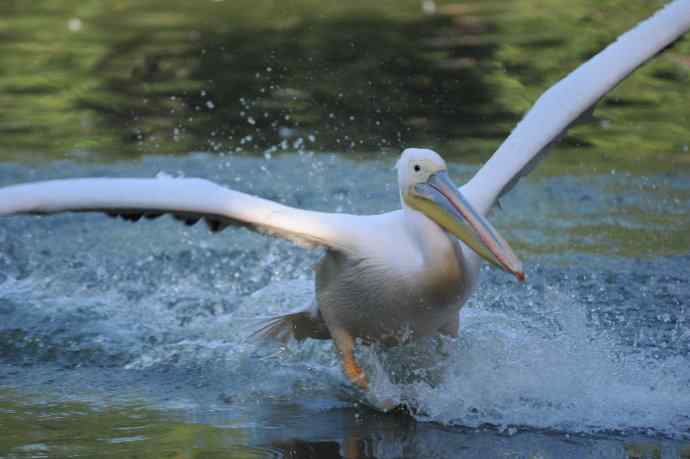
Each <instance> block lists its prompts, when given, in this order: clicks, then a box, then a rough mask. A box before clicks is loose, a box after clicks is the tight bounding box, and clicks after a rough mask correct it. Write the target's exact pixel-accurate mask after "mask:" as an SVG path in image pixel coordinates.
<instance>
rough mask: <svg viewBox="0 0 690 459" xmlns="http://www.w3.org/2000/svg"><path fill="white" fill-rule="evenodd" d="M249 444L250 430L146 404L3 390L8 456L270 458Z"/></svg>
mask: <svg viewBox="0 0 690 459" xmlns="http://www.w3.org/2000/svg"><path fill="white" fill-rule="evenodd" d="M247 441H248V438H247V431H246V430H242V429H239V428H232V427H227V428H218V427H213V426H209V425H204V424H194V423H186V422H184V421H181V420H180V419H178V418H176V417H175V416H174V415H172V414H170V413H165V412H161V411H156V410H154V409H151V408H148V407H146V406H143V405H129V406H126V405H125V406H122V405H114V406H99V405H92V404H88V403H84V402H73V401H69V402H66V401H63V402H55V401H40V400H37V399H35V398H34V399H32V398H29V397H28V396H25V395H19V394H17V393H14V392H10V391H6V390H3V391H0V454H2V455H3V457H11V458H22V457H137V458H149V457H150V458H163V457H168V458H196V457H204V458H206V457H233V458H238V459H241V458H256V457H266V456H268V454H267V452H266V451H263V450H261V449H256V448H250V447H248V446H244V445H247ZM5 454H7V456H4V455H5Z"/></svg>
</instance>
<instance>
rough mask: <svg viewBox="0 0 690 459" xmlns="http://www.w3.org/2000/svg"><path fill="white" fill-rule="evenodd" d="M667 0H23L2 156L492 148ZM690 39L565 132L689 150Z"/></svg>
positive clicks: (610, 149) (13, 42)
mask: <svg viewBox="0 0 690 459" xmlns="http://www.w3.org/2000/svg"><path fill="white" fill-rule="evenodd" d="M663 3H664V2H663V1H653V2H649V1H641V0H638V1H635V2H634V4H633V5H630V8H629V12H623V11H620V8H616V7H615V4H616V3H615V2H600V3H597V4H596V5H593V4H591V3H587V2H575V3H574V4H573V3H572V2H557V1H554V2H551V4H549V5H548V7H544V6H543V5H540V4H536V2H534V1H532V0H521V1H518V2H508V1H504V0H503V1H501V0H499V1H496V2H483V1H478V0H468V1H466V2H463V3H455V2H438V4H437V5H436V4H435V3H433V2H431V1H427V2H422V3H421V4H426V5H427V8H426V11H427V12H426V13H425V12H424V10H425V9H424V8H422V7H420V2H419V1H417V0H414V1H412V0H406V1H400V2H376V3H372V2H364V1H355V2H348V3H347V4H335V3H333V4H331V3H328V2H326V3H323V2H316V1H308V0H301V1H299V2H290V4H289V5H284V4H283V3H282V2H272V1H269V0H256V1H251V2H250V1H247V0H233V1H225V2H204V3H201V4H197V3H193V4H192V3H188V2H181V1H175V2H162V1H160V0H147V1H144V2H136V3H135V2H127V1H126V2H119V1H118V2H115V1H108V2H100V3H98V4H97V5H91V6H89V7H87V6H85V5H82V3H81V2H77V1H72V0H70V1H65V2H60V3H59V4H52V3H49V2H43V3H40V4H35V3H32V4H31V5H29V4H28V3H26V2H20V1H7V2H3V4H2V5H0V16H1V17H2V19H0V34H1V35H0V36H1V37H2V40H0V62H2V70H0V105H2V107H3V110H2V112H1V113H0V134H2V135H0V158H22V159H27V158H32V157H37V156H39V157H46V156H47V157H51V158H55V157H65V156H82V157H93V156H94V155H95V156H97V157H120V158H121V157H123V156H130V155H133V154H136V155H139V154H145V153H150V152H162V153H167V152H188V151H190V150H194V149H200V150H204V151H209V150H210V151H229V150H233V151H235V150H244V151H250V152H266V153H267V154H272V153H273V152H274V151H280V150H282V149H287V148H289V149H292V150H295V149H310V150H316V151H323V150H335V151H351V150H359V151H366V152H371V151H377V150H380V149H385V148H390V149H393V150H398V149H400V148H401V147H402V146H408V145H412V144H424V145H434V146H436V147H438V148H442V149H443V150H444V151H445V152H446V154H447V155H448V154H450V155H457V154H463V155H486V154H488V153H490V152H491V151H493V149H495V148H496V146H497V145H498V144H499V142H500V141H501V140H502V139H503V138H504V137H505V135H506V134H507V133H508V132H509V130H510V129H511V127H512V126H513V124H514V122H515V121H516V120H517V119H518V118H519V116H521V114H522V113H524V111H525V110H526V109H527V108H528V107H529V105H530V103H531V102H532V101H533V100H534V99H535V98H536V97H537V95H538V94H539V93H540V92H541V91H543V90H544V89H545V88H546V87H548V86H549V85H550V84H552V83H553V82H555V81H556V80H557V79H558V78H560V77H562V76H563V75H564V74H565V73H567V72H568V71H570V70H572V69H573V68H574V67H575V66H576V65H577V64H579V63H580V62H582V61H583V60H584V59H586V58H588V57H589V56H591V55H592V54H594V53H595V52H596V51H597V50H599V49H601V47H603V46H604V45H605V44H606V43H608V42H610V41H611V40H613V39H614V38H615V36H616V35H617V34H619V33H621V32H622V31H624V30H626V29H627V28H628V27H630V26H632V25H633V24H635V23H636V22H637V21H639V20H641V19H642V18H644V17H645V16H646V15H648V14H650V13H651V12H652V11H654V10H655V9H656V8H658V7H659V6H660V5H662V4H663ZM432 4H433V5H436V6H435V8H430V7H429V5H432ZM564 11H566V13H564ZM626 11H628V10H626ZM429 13H433V14H429ZM689 49H690V40H688V39H687V38H685V39H683V41H682V42H680V43H678V44H676V45H675V46H674V47H673V48H672V49H671V50H670V51H669V52H668V53H666V54H665V55H664V56H662V57H661V58H660V59H658V60H657V61H655V62H654V63H652V64H651V65H650V66H649V67H647V68H645V69H643V70H642V71H641V72H639V75H636V76H635V78H633V79H632V80H631V81H629V82H626V83H625V85H623V87H622V88H621V89H620V90H617V91H616V92H615V93H614V95H613V96H612V97H611V98H610V99H607V100H606V102H605V103H604V105H603V106H602V107H601V110H600V112H599V116H600V119H599V121H598V122H597V123H596V124H595V125H591V126H585V127H581V128H578V130H576V131H574V132H573V133H572V134H571V136H569V137H568V138H567V139H566V140H565V146H566V147H568V146H570V147H578V148H579V149H582V148H584V147H590V149H593V150H594V151H596V153H597V155H598V156H601V154H602V153H605V154H607V155H609V156H614V157H618V158H624V159H625V160H626V161H630V159H638V158H645V157H650V156H652V157H657V156H659V155H664V157H665V158H667V159H671V160H674V161H681V162H687V161H688V155H689V154H688V151H687V144H688V137H689V131H688V123H687V122H685V121H687V117H688V111H687V106H688V105H689V104H690V99H688V98H689V97H690V95H688V91H686V90H685V88H686V86H687V82H688V60H687V57H686V56H687V52H688V50H689Z"/></svg>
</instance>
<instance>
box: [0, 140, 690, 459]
mask: <svg viewBox="0 0 690 459" xmlns="http://www.w3.org/2000/svg"><path fill="white" fill-rule="evenodd" d="M394 160H395V158H394V157H392V156H391V157H386V156H384V157H380V158H378V159H375V160H366V161H361V160H353V159H345V158H343V157H341V156H338V155H330V154H317V155H314V154H310V153H304V152H302V153H301V154H294V155H285V156H278V157H274V158H273V159H271V160H266V159H264V158H261V159H258V158H250V157H236V156H232V155H229V156H224V157H211V156H208V155H205V154H195V155H189V156H185V157H180V158H171V157H149V158H146V159H143V160H137V161H120V162H113V163H109V164H98V165H93V164H90V163H75V162H53V163H49V164H47V165H42V166H27V165H16V164H7V163H6V164H2V165H0V185H8V184H11V183H17V182H23V181H28V180H39V179H45V178H56V177H69V176H100V175H110V176H144V177H146V176H153V175H155V174H156V173H158V172H160V171H165V172H166V173H169V174H172V175H182V174H183V175H186V176H201V177H207V178H210V179H213V180H215V181H218V182H219V183H222V184H225V185H227V186H230V187H233V188H236V189H240V190H243V191H247V192H251V193H254V194H258V195H261V196H264V197H267V198H271V199H276V200H279V201H282V202H286V203H288V204H290V205H296V206H300V207H306V208H312V209H319V210H335V211H346V212H357V213H372V212H381V211H386V210H391V209H394V208H395V207H396V206H397V205H398V203H397V199H398V197H397V192H396V189H395V177H394V173H393V172H392V171H391V167H392V164H393V163H394ZM476 167H477V166H476V165H470V164H453V165H451V173H452V176H453V177H454V179H455V180H456V181H457V183H462V182H463V181H464V180H466V179H467V178H468V177H469V176H470V175H471V173H472V171H474V170H475V169H476ZM502 205H503V210H502V211H497V212H496V213H495V215H494V216H493V217H492V219H493V221H494V222H495V224H496V225H497V227H498V228H499V230H500V231H501V232H502V233H503V234H504V235H505V237H506V238H507V239H508V240H509V241H510V242H511V245H513V247H514V248H516V251H517V252H518V253H519V255H520V257H521V258H522V259H523V261H524V263H525V267H526V273H527V278H528V281H527V282H526V283H524V284H518V283H517V282H515V281H514V280H513V279H512V278H511V277H510V276H508V275H506V274H504V273H502V272H497V271H495V270H492V269H490V268H489V267H485V268H484V269H483V272H482V276H483V280H482V283H481V286H480V288H479V289H478V292H477V293H476V294H475V295H474V296H473V297H472V298H471V299H470V300H469V302H468V303H467V305H466V306H465V307H464V308H463V310H462V313H461V319H460V322H461V333H460V337H459V338H457V339H448V338H444V339H441V338H437V339H428V340H426V341H422V342H416V343H413V344H410V345H407V346H404V347H398V348H393V349H389V350H383V349H379V348H377V347H373V348H366V347H364V346H360V347H359V349H358V354H359V356H360V358H361V359H362V361H363V362H364V365H365V367H366V368H367V370H368V372H369V373H370V374H371V375H372V379H373V384H372V385H373V390H372V394H370V395H368V396H364V395H362V394H360V393H358V392H357V391H355V390H354V389H352V388H351V387H350V385H349V384H348V383H347V382H346V380H345V378H344V376H343V375H342V373H341V370H340V367H339V363H338V360H337V358H336V357H335V353H334V351H333V347H332V345H331V344H330V343H329V342H315V341H307V342H304V343H301V344H297V343H292V344H289V345H288V346H285V347H281V346H278V345H275V344H265V343H263V344H262V343H258V342H256V341H255V340H253V339H251V338H250V334H251V332H252V331H253V330H254V329H255V326H256V323H257V319H259V318H262V317H267V316H270V315H271V314H274V313H276V312H279V311H284V310H288V309H292V308H294V307H296V306H301V305H303V304H304V303H306V302H307V301H308V300H309V299H310V297H311V295H312V293H313V286H312V279H313V273H312V266H313V264H314V263H315V262H316V261H317V260H318V258H319V256H320V253H319V252H318V251H307V250H304V249H301V248H298V247H296V246H293V245H292V244H290V243H289V242H286V241H282V240H277V239H273V238H270V237H267V236H264V235H258V234H255V233H252V232H250V231H248V230H245V229H228V230H226V231H224V232H223V233H221V234H219V235H212V234H209V233H208V231H207V230H206V228H205V227H204V226H203V225H197V226H194V227H185V226H184V225H180V224H179V223H178V222H176V221H174V220H173V219H171V218H163V219H159V220H155V221H147V222H140V223H137V224H132V223H128V222H123V221H119V220H113V219H109V218H107V217H105V216H102V215H59V216H51V217H31V216H28V217H12V218H4V219H2V221H0V247H2V250H0V361H1V362H2V371H0V375H1V376H0V385H1V386H2V387H4V388H12V389H13V390H15V391H19V393H21V394H43V395H42V396H41V397H48V398H50V397H53V398H54V399H56V400H63V401H65V400H81V401H86V402H88V403H92V404H95V405H99V404H106V405H113V406H120V405H122V404H124V405H123V406H126V404H127V403H130V402H131V401H132V400H137V401H142V400H143V401H144V403H146V404H147V406H152V407H155V408H156V409H160V410H162V411H163V412H166V413H174V415H175V416H181V417H182V419H186V420H187V421H186V422H192V423H201V424H204V425H228V424H232V425H233V426H235V428H237V429H239V430H240V431H242V432H243V433H244V434H246V435H249V437H251V440H247V439H246V438H244V437H243V438H244V440H242V441H241V443H242V444H245V445H250V446H256V447H260V446H262V445H264V446H265V445H269V444H283V443H284V442H285V441H287V440H289V439H292V440H294V441H297V439H300V441H303V442H307V443H306V444H308V445H312V444H314V443H318V442H319V441H326V440H329V441H331V440H332V441H335V442H336V444H337V445H340V446H339V448H342V447H343V444H345V443H347V439H348V438H351V437H352V435H354V433H353V432H355V433H357V437H356V438H357V439H359V440H357V441H360V443H361V442H364V443H363V444H364V445H365V446H366V448H374V449H375V451H372V452H371V454H370V455H369V456H366V457H398V455H396V453H395V451H403V450H404V451H408V453H406V454H408V456H410V457H414V456H415V454H411V453H409V451H410V449H409V448H413V450H414V448H418V450H419V451H422V452H424V455H432V456H435V457H456V456H455V453H457V451H458V449H457V448H458V446H457V443H456V442H457V441H460V440H458V438H462V440H461V443H462V444H463V445H465V446H464V447H466V448H468V449H467V450H466V452H467V454H468V457H472V456H473V455H475V454H477V452H478V451H480V450H481V448H484V447H488V446H487V445H491V448H493V449H491V448H490V449H489V451H490V452H491V453H490V454H489V453H487V454H488V455H489V456H491V455H495V456H501V455H503V454H507V452H506V451H519V452H521V453H520V454H522V453H524V454H525V455H527V453H528V452H529V451H532V453H534V452H535V451H537V452H538V451H546V453H544V454H545V455H546V457H567V456H570V457H583V456H584V455H590V456H597V455H600V456H602V457H608V456H610V455H614V456H615V455H617V454H619V453H620V454H623V452H624V451H628V452H630V450H629V444H630V443H631V442H633V443H634V442H637V441H639V440H638V439H639V438H642V439H643V440H642V441H643V442H651V443H652V445H654V448H657V449H659V451H663V452H664V454H667V455H670V456H669V457H673V456H674V455H678V454H680V453H679V451H681V450H682V448H684V447H686V446H684V445H686V443H685V442H686V441H687V439H688V438H690V365H689V364H690V355H689V351H690V316H689V315H688V311H687V310H686V308H687V307H688V305H690V286H689V285H688V282H687V279H688V277H689V275H690V254H688V235H687V228H688V221H687V219H688V217H687V215H686V213H687V208H688V206H689V205H690V181H688V180H687V177H686V176H683V175H682V174H681V173H667V174H663V175H656V176H650V177H640V176H635V175H631V174H625V173H619V174H611V173H610V172H608V173H606V174H592V175H587V176H577V175H559V176H548V175H539V176H535V177H532V178H530V179H528V180H526V181H524V182H523V183H521V184H520V185H519V187H518V188H517V189H516V190H515V191H514V192H513V193H512V194H511V195H510V196H508V197H507V198H506V199H505V200H504V201H503V204H502ZM46 394H47V395H46ZM384 398H392V399H394V400H397V401H399V402H400V403H402V404H404V405H405V406H406V407H407V410H408V411H409V412H410V413H412V414H406V415H390V416H383V415H380V414H376V412H375V411H371V410H370V409H368V408H366V406H368V405H372V404H374V405H375V403H376V400H379V399H384ZM410 416H411V417H410ZM319 419H321V421H319ZM238 426H239V427H238ZM357 426H359V427H357ZM362 426H365V427H366V428H364V427H362ZM276 429H277V430H276ZM366 432H369V434H367V433H366ZM371 432H378V433H376V434H372V433H371ZM382 432H383V433H382ZM449 432H450V433H449ZM384 433H385V434H384ZM370 434H371V435H374V436H373V437H371V436H368V435H370ZM455 435H458V436H459V437H456V436H455ZM450 438H452V439H455V440H451V439H450ZM575 438H577V441H575V440H574V439H575ZM281 442H283V443H281ZM571 442H574V443H572V444H571ZM358 444H359V443H358ZM406 445H407V446H406ZM410 445H412V446H410ZM366 448H365V449H366ZM376 448H378V449H376ZM391 448H392V449H391ZM396 448H398V449H396ZM400 448H402V449H400ZM406 448H407V449H406ZM436 448H438V449H436ZM530 448H532V449H530ZM534 448H537V449H534ZM540 448H541V449H540ZM569 448H570V449H569ZM388 449H391V450H390V451H389V450H388ZM279 451H283V452H284V451H285V450H284V449H283V450H280V448H279ZM549 451H550V453H549ZM607 452H612V454H609V453H607ZM341 453H342V450H341ZM341 453H338V454H341ZM614 453H615V454H614ZM420 454H421V453H420ZM310 457H311V456H310ZM314 457H319V456H314ZM322 457H331V456H329V455H328V454H326V452H324V453H323V456H322ZM335 457H337V456H335ZM362 457H364V456H362ZM622 457H625V456H622ZM664 457H666V456H664Z"/></svg>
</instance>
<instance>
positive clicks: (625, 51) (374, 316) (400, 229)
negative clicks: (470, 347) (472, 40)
mask: <svg viewBox="0 0 690 459" xmlns="http://www.w3.org/2000/svg"><path fill="white" fill-rule="evenodd" d="M688 28H690V0H676V1H674V2H672V3H671V4H669V5H667V6H666V7H665V8H664V9H662V10H660V11H659V12H657V13H656V14H655V15H654V16H653V17H651V18H649V19H647V20H646V21H644V22H642V23H640V24H639V25H638V26H636V27H635V28H634V29H632V30H630V31H629V32H627V33H625V34H624V35H622V36H621V37H619V38H618V40H617V41H616V42H615V43H613V44H612V45H610V46H609V47H607V48H606V49H604V50H603V51H602V52H600V53H599V54H597V55H596V56H594V57H593V58H592V59H590V60H589V61H588V62H586V63H585V64H583V65H582V66H580V67H579V68H577V69H576V70H575V71H573V72H572V73H571V74H570V75H568V76H567V77H566V78H564V79H563V80H561V81H560V82H558V83H557V84H556V85H554V86H553V87H552V88H550V89H549V90H548V91H546V92H545V93H544V94H543V95H542V96H541V97H540V98H539V99H538V100H537V102H536V103H535V105H534V106H533V107H532V109H531V110H530V111H529V112H528V113H527V114H526V116H525V117H524V118H523V120H522V121H521V122H520V123H519V124H518V126H517V127H516V128H515V129H514V130H513V132H512V133H511V134H510V136H509V137H508V138H507V139H506V140H505V142H504V143H503V144H502V145H501V146H500V147H499V149H498V150H497V151H496V152H495V153H494V155H493V156H492V157H491V158H490V159H489V160H488V161H487V162H486V164H484V166H483V167H482V168H481V169H479V171H478V172H477V173H476V174H475V175H474V177H472V179H471V180H470V181H469V182H468V183H466V184H465V185H463V186H462V187H460V188H458V187H457V186H455V184H454V183H453V182H452V180H451V178H450V177H449V174H448V171H447V167H446V163H445V161H444V160H443V158H441V156H440V155H439V154H437V153H436V152H434V151H432V150H429V149H423V148H409V149H406V150H404V151H403V152H402V155H401V156H400V159H399V160H398V161H397V164H396V170H397V178H398V188H399V194H400V205H401V208H400V209H398V210H395V211H392V212H388V213H383V214H379V215H349V214H340V213H324V212H314V211H309V210H302V209H296V208H293V207H289V206H285V205H282V204H279V203H276V202H273V201H270V200H267V199H263V198H260V197H256V196H251V195H249V194H245V193H241V192H239V191H235V190H231V189H227V188H224V187H222V186H220V185H217V184H215V183H212V182H210V181H208V180H204V179H201V178H155V179H134V178H84V179H67V180H52V181H44V182H36V183H28V184H17V185H12V186H8V187H6V188H2V189H0V215H13V214H41V215H43V214H53V213H58V212H104V213H106V214H108V215H110V216H113V217H121V218H124V219H126V220H131V221H138V220H140V219H141V218H142V217H144V218H147V219H148V218H156V217H159V216H161V215H163V214H172V215H173V216H174V217H175V218H177V219H180V220H183V221H184V222H186V223H187V224H193V223H196V222H197V221H199V220H202V219H203V220H204V221H206V223H207V224H208V226H209V228H210V229H211V230H212V231H214V232H217V231H221V230H223V229H224V228H226V227H227V226H230V225H242V226H245V227H248V228H251V229H254V230H258V231H261V232H264V233H267V234H269V235H272V236H278V237H282V238H286V239H288V240H291V241H294V242H296V243H298V244H300V245H303V246H306V247H321V248H324V249H325V254H324V256H323V258H322V259H321V261H320V262H319V264H318V266H317V268H316V275H315V287H316V288H315V296H314V299H313V301H312V302H311V303H310V304H308V305H307V306H306V307H305V308H303V309H301V310H297V311H294V312H291V313H289V314H285V315H281V316H279V317H275V318H273V319H270V320H269V321H267V322H266V323H265V324H264V325H263V327H262V328H260V329H259V330H258V333H259V334H260V335H263V336H268V337H273V338H277V339H281V340H286V339H289V338H291V337H294V338H295V339H297V340H303V339H307V338H314V339H332V340H333V342H334V344H335V348H336V350H337V352H338V354H339V356H340V358H341V361H342V367H343V370H344V373H345V375H346V376H347V378H348V379H349V381H350V382H351V383H352V384H354V385H356V386H358V387H360V388H361V389H363V390H367V388H368V384H369V381H368V378H367V375H366V374H365V372H364V371H363V369H362V368H361V366H360V365H359V363H358V362H357V360H356V358H355V356H354V353H353V349H354V345H355V341H356V340H357V339H360V340H362V342H364V343H372V342H382V343H386V344H392V345H394V344H398V343H401V342H405V341H408V340H410V339H414V338H418V337H423V336H429V335H436V334H445V335H450V336H456V335H457V334H458V326H459V324H458V316H459V310H460V308H461V306H462V305H463V303H464V302H465V301H466V299H467V298H468V296H469V295H470V294H471V293H472V291H473V290H474V289H475V288H476V287H477V284H478V279H479V270H480V265H481V262H482V260H484V261H487V262H489V263H491V264H492V265H494V266H496V267H497V268H499V269H502V270H504V271H506V272H508V273H510V274H512V275H513V276H515V277H516V278H517V279H518V280H520V281H522V280H524V271H523V268H522V264H521V262H520V260H519V259H518V257H517V256H516V255H515V253H514V252H513V250H512V249H511V248H510V245H509V244H508V243H507V242H506V241H505V239H504V238H503V237H501V235H500V234H499V232H498V231H497V230H496V229H495V228H494V227H493V225H491V223H490V222H489V220H488V219H487V215H488V213H489V211H490V210H491V208H492V207H493V206H494V205H495V204H496V202H497V200H498V198H499V197H500V196H501V195H503V194H504V193H506V192H507V191H509V190H510V189H512V187H513V186H514V185H515V183H516V182H517V181H518V180H519V178H520V177H522V176H523V175H525V174H526V173H528V172H529V171H530V170H531V169H532V168H533V167H534V166H535V164H536V163H537V162H538V160H540V159H541V158H543V156H544V153H545V152H546V151H547V149H548V147H549V146H550V145H551V144H552V143H554V142H555V141H557V140H558V139H559V138H560V137H561V136H562V135H563V133H564V132H565V130H566V129H567V128H568V127H569V126H570V125H571V124H573V123H574V122H575V121H577V119H578V118H579V117H581V116H582V115H583V114H585V113H587V112H589V111H591V110H592V109H593V107H594V105H595V104H596V102H597V101H598V100H600V99H601V98H602V97H603V96H604V95H605V94H606V93H607V92H609V91H610V90H611V89H612V88H613V87H615V86H616V85H617V84H618V83H619V82H621V80H623V79H624V78H625V77H626V76H627V75H629V74H630V73H632V72H633V71H634V70H635V69H636V68H637V67H639V66H640V65H642V64H643V63H644V62H645V61H647V60H648V59H650V58H652V57H653V56H654V55H655V54H656V53H658V52H659V51H660V50H662V49H663V48H664V47H666V46H667V45H669V44H670V43H671V42H673V41H674V40H675V39H677V38H678V37H679V36H680V35H682V34H683V33H684V32H685V31H687V30H688Z"/></svg>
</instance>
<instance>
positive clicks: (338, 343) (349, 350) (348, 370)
mask: <svg viewBox="0 0 690 459" xmlns="http://www.w3.org/2000/svg"><path fill="white" fill-rule="evenodd" d="M331 335H332V336H333V342H335V347H336V349H337V350H338V354H339V355H340V359H341V361H342V364H343V370H344V371H345V375H346V376H347V379H349V380H350V382H351V383H353V384H355V385H356V386H359V388H360V389H362V390H367V388H368V387H369V381H368V380H367V376H366V375H365V374H364V370H362V367H360V366H359V364H358V363H357V360H356V359H355V355H354V349H355V340H354V339H353V338H352V336H351V335H350V334H349V333H348V332H346V331H345V330H343V329H342V328H336V329H332V330H331Z"/></svg>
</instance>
